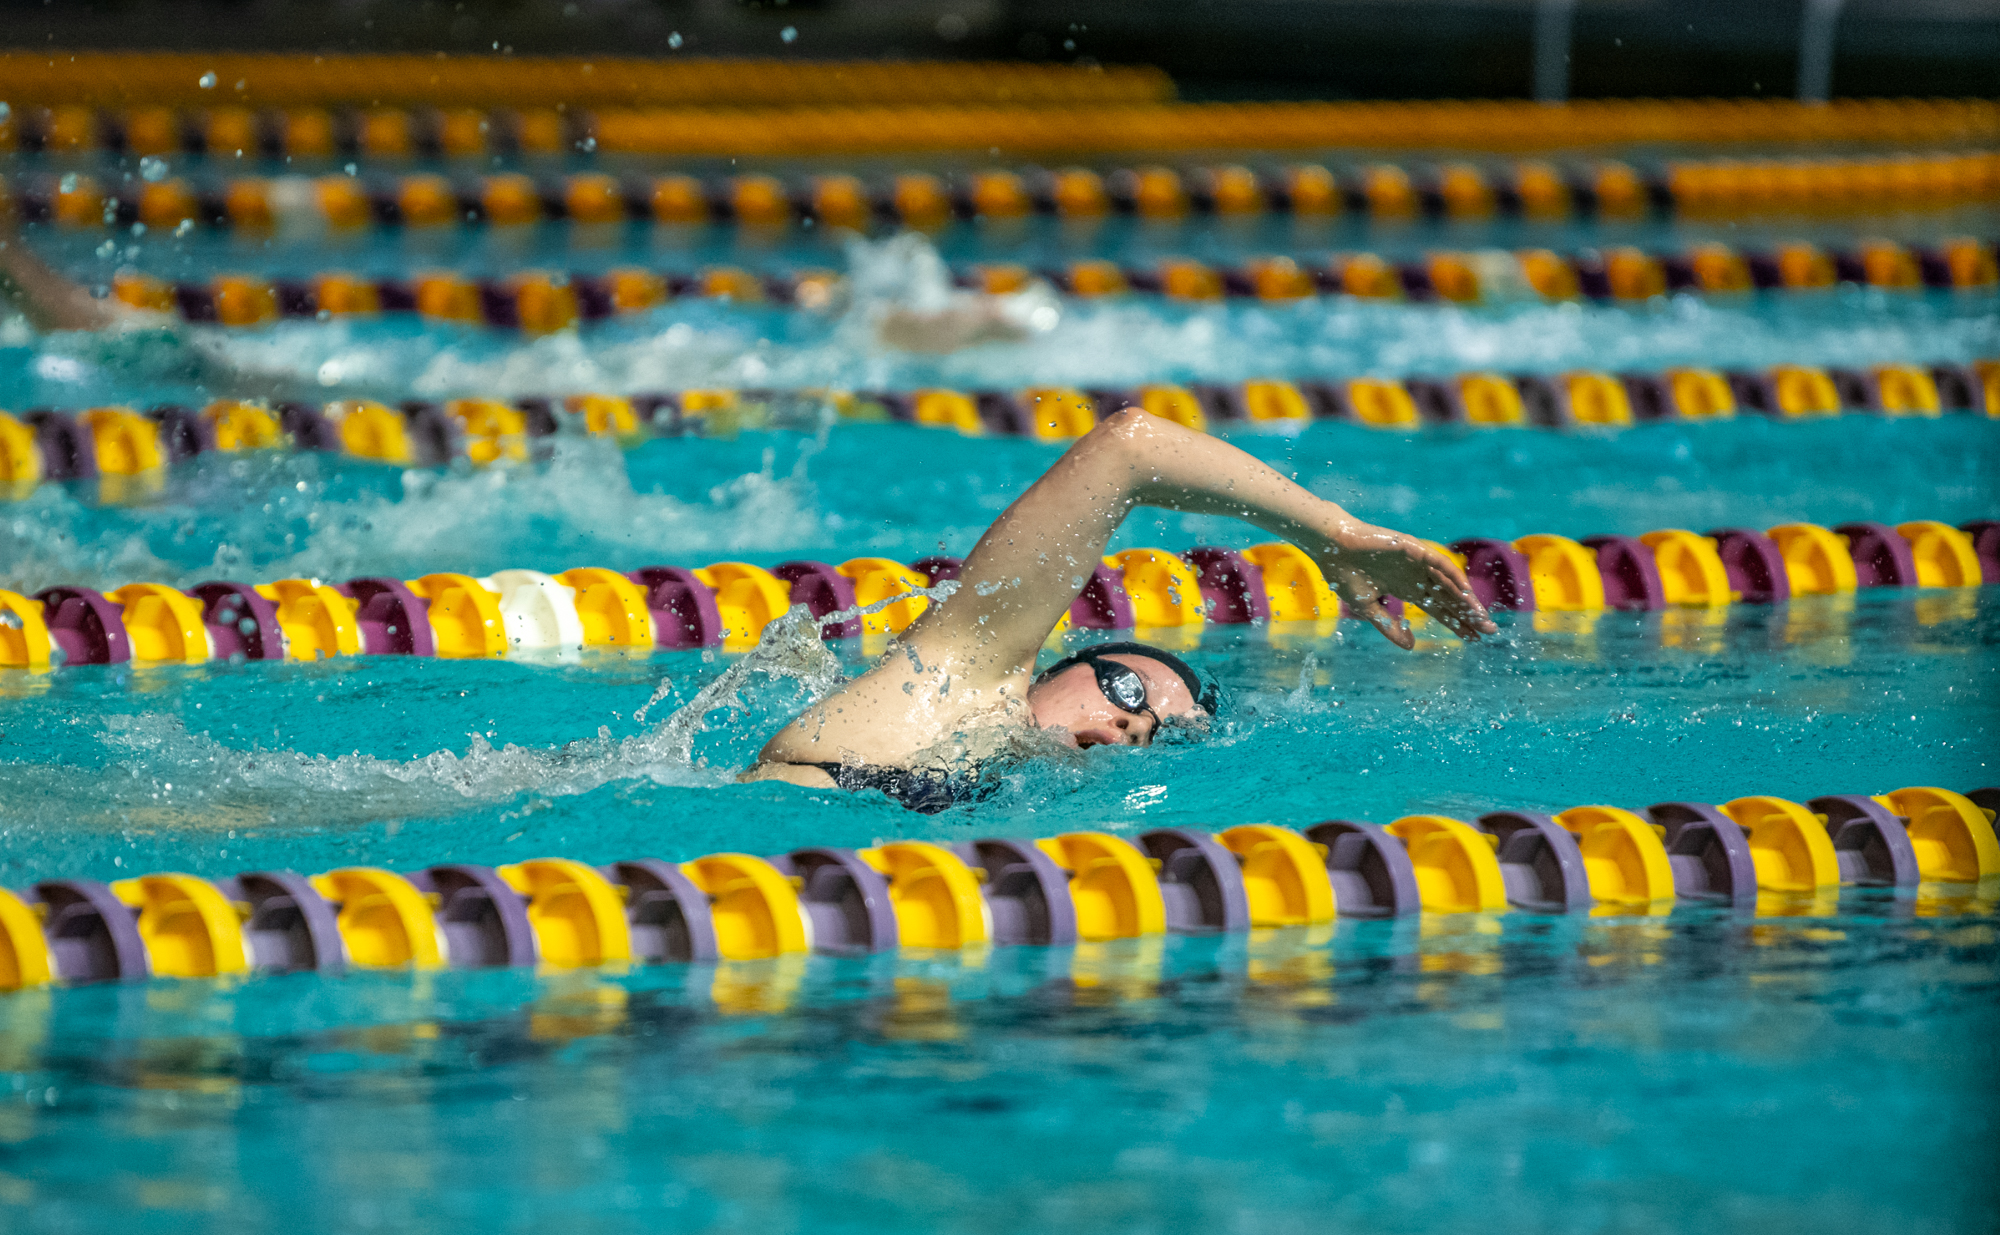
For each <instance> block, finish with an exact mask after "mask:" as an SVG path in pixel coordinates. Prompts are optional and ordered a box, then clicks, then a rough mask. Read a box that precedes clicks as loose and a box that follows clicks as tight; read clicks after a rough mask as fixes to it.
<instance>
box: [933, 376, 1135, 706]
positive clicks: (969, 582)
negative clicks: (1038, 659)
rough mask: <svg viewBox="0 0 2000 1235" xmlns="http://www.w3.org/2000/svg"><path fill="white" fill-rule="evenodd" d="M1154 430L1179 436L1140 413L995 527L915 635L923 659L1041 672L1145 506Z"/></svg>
mask: <svg viewBox="0 0 2000 1235" xmlns="http://www.w3.org/2000/svg"><path fill="white" fill-rule="evenodd" d="M1140 418H1143V419H1140ZM1146 421H1150V422H1152V425H1158V426H1161V427H1164V428H1168V429H1173V428H1175V426H1172V425H1169V424H1167V422H1165V421H1162V420H1159V419H1158V418H1156V417H1153V416H1150V415H1148V414H1147V413H1145V412H1142V411H1137V410H1131V409H1128V410H1126V411H1123V412H1119V413H1117V414H1115V415H1112V416H1108V417H1106V418H1105V419H1104V420H1103V421H1101V422H1100V423H1099V424H1098V425H1097V427H1096V428H1094V429H1092V430H1091V431H1090V432H1089V433H1088V434H1086V435H1085V436H1084V437H1083V438H1082V439H1081V440H1079V441H1078V442H1077V443H1076V444H1075V445H1074V446H1072V447H1070V449H1069V450H1068V452H1066V453H1065V454H1064V455H1063V457H1062V458H1061V459H1059V460H1057V461H1056V463H1055V465H1054V466H1053V467H1051V468H1050V469H1049V470H1048V471H1047V472H1046V473H1044V474H1043V476H1042V478H1041V479H1040V480H1037V481H1036V482H1035V483H1034V484H1033V485H1031V486H1029V488H1028V491H1027V492H1026V493H1023V494H1022V495H1021V496H1020V497H1019V498H1017V499H1016V500H1015V501H1014V503H1013V504H1012V505H1011V506H1009V507H1008V508H1007V509H1006V511H1005V512H1004V513H1002V514H1001V516H1000V517H999V518H998V519H996V520H994V522H993V526H992V527H990V528H988V529H987V530H986V534H985V535H983V536H981V537H980V538H979V543H978V544H976V545H974V546H973V548H972V552H971V553H969V554H967V555H966V559H965V567H964V569H963V571H962V572H961V573H960V575H959V578H958V590H957V591H956V592H955V593H954V594H953V595H952V596H951V597H949V598H948V599H947V600H945V601H944V602H942V603H940V604H936V605H933V606H931V608H930V609H929V610H928V611H926V612H925V614H924V615H923V616H922V617H921V618H919V619H918V620H917V622H916V624H915V625H913V626H912V627H911V628H910V631H909V633H908V634H907V635H906V636H905V642H906V643H908V644H909V645H910V646H911V647H912V648H913V649H914V650H915V651H916V653H917V654H918V656H919V657H921V658H922V659H923V660H925V661H927V662H928V661H932V660H948V661H955V662H958V663H960V664H964V665H967V666H968V668H971V669H972V670H973V672H975V673H977V674H978V675H979V676H982V677H990V678H995V679H997V678H1000V677H1004V676H1007V675H1009V674H1011V673H1015V672H1018V671H1019V670H1020V669H1021V668H1023V667H1024V666H1027V665H1032V664H1033V663H1034V659H1035V654H1036V653H1037V652H1038V651H1039V650H1040V648H1041V646H1042V643H1043V641H1044V640H1046V639H1047V638H1048V635H1049V632H1050V631H1051V630H1053V629H1054V628H1055V625H1056V623H1057V622H1059V621H1061V620H1062V616H1063V614H1064V613H1066V612H1067V611H1068V610H1069V606H1070V602H1071V601H1073V600H1075V599H1076V595H1077V593H1078V591H1080V590H1081V589H1082V587H1083V585H1084V583H1085V582H1087V581H1088V580H1089V578H1090V575H1091V572H1092V571H1093V570H1095V569H1096V567H1097V565H1098V563H1099V561H1100V560H1101V559H1102V557H1103V554H1104V546H1105V544H1106V543H1107V542H1109V541H1110V539H1111V534H1112V533H1113V532H1115V531H1117V530H1118V525H1119V524H1120V523H1121V522H1123V521H1124V519H1125V516H1126V514H1127V513H1128V512H1129V511H1130V510H1131V509H1132V507H1133V506H1134V505H1136V504H1137V502H1136V500H1135V498H1134V491H1135V488H1136V483H1135V479H1136V477H1137V476H1138V474H1139V473H1140V472H1141V470H1142V468H1141V464H1142V462H1143V459H1144V457H1145V455H1146V453H1147V451H1148V449H1149V448H1151V447H1154V446H1155V445H1156V443H1154V442H1153V441H1152V440H1151V438H1150V436H1149V431H1150V430H1151V428H1152V425H1148V424H1146V423H1144V422H1146Z"/></svg>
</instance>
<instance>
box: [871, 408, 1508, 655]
mask: <svg viewBox="0 0 2000 1235" xmlns="http://www.w3.org/2000/svg"><path fill="white" fill-rule="evenodd" d="M1136 506H1160V507H1164V508H1166V509H1168V510H1178V511H1185V512H1188V513H1191V514H1207V515H1231V516H1234V517H1235V518H1238V519H1242V520H1244V521H1245V522H1248V523H1252V524H1255V525H1256V526H1257V527H1260V528H1262V529H1263V530H1265V531H1267V532H1269V533H1271V534H1273V535H1275V536H1278V537H1280V538H1282V539H1285V540H1289V541H1291V542H1292V543H1294V544H1296V545H1298V546H1299V547H1300V548H1301V549H1304V550H1305V551H1306V552H1307V553H1310V554H1311V555H1312V556H1313V558H1314V560H1315V561H1317V562H1318V563H1319V566H1320V569H1321V570H1322V571H1323V572H1325V574H1326V578H1327V582H1328V583H1330V584H1332V585H1333V586H1334V587H1335V588H1337V589H1338V590H1339V592H1340V594H1341V597H1342V599H1343V600H1345V601H1346V602H1347V604H1348V606H1349V608H1350V611H1351V612H1353V613H1355V614H1356V615H1358V616H1360V617H1364V618H1366V619H1367V620H1368V621H1370V622H1372V623H1374V625H1375V628H1376V629H1378V630H1380V631H1381V632H1382V633H1383V634H1384V635H1386V636H1388V638H1389V639H1390V641H1391V642H1393V643H1395V644H1396V645H1397V646H1399V647H1403V648H1408V647H1410V646H1412V645H1413V644H1414V643H1415V638H1414V637H1413V636H1412V635H1411V634H1410V632H1409V629H1408V628H1407V627H1406V626H1404V625H1403V624H1402V623H1401V622H1398V621H1396V620H1395V619H1394V618H1392V617H1390V616H1389V614H1388V613H1387V612H1386V611H1385V610H1384V609H1383V607H1382V597H1384V596H1396V597H1400V598H1402V599H1403V600H1405V601H1408V602H1409V603H1411V604H1415V605H1420V606H1422V608H1423V609H1424V611H1425V612H1426V613H1428V614H1430V615H1431V616H1432V617H1433V618H1436V619H1437V620H1439V621H1441V622H1443V623H1444V624H1445V626H1447V627H1449V628H1450V629H1451V630H1453V631H1455V632H1457V633H1458V634H1459V635H1461V636H1463V637H1465V638H1467V639H1477V638H1478V637H1479V636H1480V635H1481V634H1482V633H1487V632H1490V631H1492V630H1494V629H1495V627H1494V625H1493V623H1492V622H1491V621H1490V620H1489V619H1488V618H1487V616H1486V611H1485V610H1484V609H1483V608H1481V607H1480V604H1479V601H1478V600H1477V599H1475V598H1474V596H1473V595H1472V589H1471V588H1470V587H1469V586H1468V585H1467V584H1466V581H1465V573H1464V572H1463V571H1461V570H1460V569H1459V568H1458V565H1457V564H1456V563H1455V562H1453V561H1452V560H1451V559H1450V558H1448V557H1446V556H1444V555H1443V554H1441V553H1439V552H1438V551H1437V550H1436V549H1433V548H1431V547H1430V546H1428V545H1426V544H1424V543H1423V542H1422V541H1419V540H1417V539H1416V538H1414V537H1411V536H1405V535H1403V534H1402V533H1401V532H1394V531H1390V530H1389V529H1388V528H1381V527H1376V526H1374V525H1372V524H1368V523H1364V522H1362V521H1361V520H1359V519H1356V518H1354V517H1353V516H1352V515H1350V514H1348V513H1347V512H1346V511H1345V510H1342V509H1341V508H1340V507H1339V506H1336V505H1334V504H1333V503H1332V502H1327V501H1322V500H1321V499H1319V498H1316V497H1314V496H1313V495H1312V494H1310V493H1308V492H1306V491H1305V490H1304V489H1302V488H1300V487H1299V486H1298V485H1296V484H1294V483H1292V482H1291V481H1289V480H1287V479H1285V478H1284V477H1283V476H1281V475H1279V474H1278V473H1277V472H1275V471H1273V470H1272V469H1271V468H1270V467H1268V466H1266V465H1265V464H1263V463H1260V462H1258V461H1257V460H1256V459H1253V458H1251V457H1250V456H1249V455H1247V454H1245V453H1243V452H1242V451H1240V450H1238V449H1236V448H1235V447H1234V446H1231V445H1229V444H1228V443H1226V442H1224V441H1221V440H1220V439H1218V438H1214V437H1210V436H1208V435H1207V434H1205V433H1196V432H1193V431H1191V430H1188V429H1184V428H1181V427H1180V426H1178V425H1175V424H1173V423H1171V422H1169V421H1166V420H1162V419H1160V418H1159V417H1157V416H1153V415H1150V414H1148V413H1146V412H1143V411H1139V410H1137V409H1128V410H1126V411H1123V412H1120V413H1118V414H1117V415H1115V416H1112V417H1109V418H1108V419H1106V420H1105V421H1104V422H1103V423H1101V424H1100V425H1098V427H1097V428H1095V429H1093V430H1092V431H1091V432H1090V433H1089V434H1088V435H1086V436H1085V437H1084V438H1083V439H1082V440H1081V441H1079V442H1077V444H1076V445H1074V446H1072V447H1071V448H1070V449H1069V452H1068V453H1067V454H1065V455H1063V457H1062V458H1061V459H1059V460H1057V462H1056V465H1055V466H1054V467H1052V468H1050V469H1049V470H1048V472H1047V473H1046V474H1044V475H1043V476H1042V478H1041V479H1040V480H1038V481H1036V482H1035V483H1034V485H1033V486H1032V487H1030V488H1029V490H1028V491H1027V492H1026V493H1024V494H1022V495H1021V496H1020V498H1019V499H1017V500H1016V501H1015V502H1014V504H1013V505H1012V506H1009V507H1008V508H1007V509H1006V511H1005V512H1004V513H1002V514H1001V516H1000V517H999V518H998V519H997V520H995V521H994V523H993V526H992V527H991V528H989V529H987V532H986V534H985V535H984V536H982V537H980V539H979V543H978V544H977V545H975V546H974V547H973V550H972V553H971V555H970V556H968V557H967V558H966V560H965V570H964V573H963V574H962V575H961V576H960V578H959V590H958V592H957V593H956V594H954V595H953V596H952V597H951V598H950V599H949V600H947V601H945V602H944V603H942V604H940V605H937V606H934V607H933V608H932V609H931V610H930V611H929V612H927V613H925V614H924V616H923V617H921V618H919V619H918V620H917V622H916V623H915V624H914V625H912V626H911V627H910V630H909V632H908V633H907V634H906V635H905V637H904V641H905V642H906V643H907V644H908V645H909V646H910V647H911V648H912V649H913V650H914V651H915V652H916V653H917V654H918V655H919V656H921V657H922V658H923V659H924V660H925V661H931V660H934V659H935V660H940V661H957V662H958V663H959V665H960V666H962V668H961V669H960V672H969V673H970V674H971V675H972V676H974V677H982V676H985V675H987V674H991V675H994V677H996V678H997V677H1001V676H1005V675H1007V674H1010V673H1014V672H1019V671H1020V669H1021V667H1022V666H1023V665H1032V664H1033V662H1034V658H1035V654H1036V652H1037V651H1038V650H1039V649H1040V648H1041V645H1042V642H1043V640H1045V639H1046V638H1047V637H1048V633H1049V631H1050V630H1051V629H1052V628H1053V627H1054V626H1055V624H1056V622H1057V621H1059V620H1060V619H1061V618H1062V615H1063V613H1064V612H1065V611H1066V610H1068V608H1069V605H1070V602H1071V601H1072V600H1074V599H1075V597H1076V594H1077V590H1078V588H1079V587H1080V586H1081V584H1082V581H1083V580H1085V579H1087V578H1088V577H1089V575H1090V573H1091V570H1092V568H1093V567H1095V566H1097V565H1098V563H1099V561H1100V560H1101V559H1102V556H1103V553H1104V546H1105V544H1106V543H1107V542H1108V541H1109V540H1110V539H1111V534H1112V533H1113V532H1115V531H1117V530H1118V525H1119V524H1120V523H1122V522H1124V520H1125V516H1126V515H1127V514H1129V513H1131V511H1132V509H1133V508H1134V507H1136Z"/></svg>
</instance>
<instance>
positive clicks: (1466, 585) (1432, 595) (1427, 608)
mask: <svg viewBox="0 0 2000 1235" xmlns="http://www.w3.org/2000/svg"><path fill="white" fill-rule="evenodd" d="M1424 553H1425V558H1426V561H1425V564H1426V565H1427V566H1429V567H1430V579H1429V580H1428V581H1427V583H1426V585H1425V587H1424V589H1423V596H1422V598H1421V599H1418V600H1416V601H1415V603H1416V604H1418V605H1419V606H1421V607H1422V609H1423V611H1424V612H1425V613H1428V614H1430V615H1431V616H1432V617H1434V618H1436V619H1438V620H1439V621H1440V622H1443V623H1444V624H1445V625H1446V626H1447V627H1449V628H1450V630H1451V631H1452V633H1453V634H1455V635H1457V636H1458V637H1459V638H1461V639H1472V640H1477V639H1478V638H1479V637H1480V636H1481V635H1490V634H1492V633H1493V632H1494V631H1496V630H1498V629H1500V628H1499V626H1497V625H1495V624H1494V621H1493V619H1492V618H1491V617H1490V616H1488V615H1487V612H1486V606H1485V605H1482V604H1480V603H1479V597H1478V596H1477V595H1475V594H1474V593H1473V591H1472V584H1471V583H1470V582H1469V581H1468V580H1467V579H1466V577H1465V571H1464V570H1463V569H1461V568H1460V567H1459V564H1458V563H1457V562H1454V561H1452V560H1451V559H1450V558H1448V557H1446V556H1445V555H1444V554H1442V553H1439V552H1438V551H1437V550H1435V549H1432V548H1431V547H1430V546H1428V545H1426V546H1424Z"/></svg>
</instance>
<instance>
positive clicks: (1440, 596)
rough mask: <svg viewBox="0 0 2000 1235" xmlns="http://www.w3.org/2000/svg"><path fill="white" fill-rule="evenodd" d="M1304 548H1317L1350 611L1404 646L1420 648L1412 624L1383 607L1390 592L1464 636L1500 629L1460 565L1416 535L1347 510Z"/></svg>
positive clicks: (1315, 551)
mask: <svg viewBox="0 0 2000 1235" xmlns="http://www.w3.org/2000/svg"><path fill="white" fill-rule="evenodd" d="M1336 509H1338V508H1337V507H1336ZM1301 547H1302V548H1309V550H1310V551H1311V552H1312V554H1313V557H1314V558H1315V559H1316V560H1317V561H1318V562H1319V568H1320V571H1321V572H1322V573H1323V574H1325V575H1326V581H1327V582H1328V583H1330V584H1332V585H1333V587H1334V589H1335V590H1336V591H1338V592H1339V593H1340V599H1341V601H1342V603H1343V604H1344V605H1345V606H1346V607H1347V608H1348V611H1349V612H1352V613H1355V614H1357V615H1359V616H1360V617H1363V618H1366V619H1367V620H1368V621H1369V622H1371V623H1373V624H1374V627H1375V629H1377V630H1379V631H1381V632H1382V633H1383V634H1384V635H1385V636H1387V637H1388V640H1389V642H1391V643H1393V644H1395V645H1396V646H1397V647H1399V648H1403V649H1405V650H1408V649H1409V648H1411V647H1414V646H1416V642H1417V637H1416V635H1414V634H1412V633H1411V631H1410V627H1409V623H1407V622H1404V621H1399V620H1397V619H1396V618H1394V617H1392V616H1390V614H1389V611H1388V610H1387V609H1385V608H1383V607H1382V600H1383V598H1384V597H1386V596H1394V597H1396V598H1398V599H1399V600H1402V601H1403V602H1404V603H1406V604H1411V605H1415V606H1417V607H1418V608H1420V609H1422V610H1423V611H1424V612H1425V613H1427V614H1429V615H1430V616H1431V617H1432V618H1434V619H1436V620H1437V621H1440V622H1443V623H1444V624H1445V626H1446V628H1448V629H1449V630H1451V632H1452V633H1454V634H1456V635H1457V636H1458V637H1459V638H1461V639H1472V640H1477V639H1478V638H1479V637H1480V636H1481V635H1490V634H1492V633H1493V632H1494V631H1496V630H1498V629H1500V628H1499V627H1498V626H1496V625H1494V624H1493V619H1492V618H1490V617H1488V616H1487V615H1486V607H1485V606H1484V605H1481V604H1480V603H1479V598H1478V597H1476V596H1474V595H1473V594H1472V586H1471V585H1470V584H1468V583H1467V582H1466V581H1465V572H1464V571H1463V570H1461V569H1459V566H1458V563H1457V562H1454V561H1452V560H1451V559H1450V558H1448V557H1446V556H1445V555H1444V554H1442V553H1440V552H1438V551H1437V550H1436V549H1434V548H1432V547H1431V546H1429V545H1427V544H1425V543H1424V542H1423V541H1421V540H1418V539H1417V538H1416V537H1414V536H1405V535H1404V534H1403V533H1401V532H1395V531H1391V530H1389V529H1388V528H1386V527H1376V526H1375V525H1374V524H1372V523H1363V522H1361V521H1360V520H1358V519H1355V518H1352V517H1350V516H1346V515H1345V513H1344V512H1343V515H1342V518H1341V519H1340V520H1339V521H1338V523H1337V525H1336V526H1335V527H1334V528H1333V529H1332V530H1331V531H1330V532H1328V533H1327V534H1326V535H1325V536H1324V538H1323V539H1322V541H1321V543H1320V544H1319V545H1316V546H1305V545H1302V546H1301Z"/></svg>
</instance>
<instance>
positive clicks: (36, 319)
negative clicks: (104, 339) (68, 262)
mask: <svg viewBox="0 0 2000 1235" xmlns="http://www.w3.org/2000/svg"><path fill="white" fill-rule="evenodd" d="M0 296H5V297H6V298H7V299H8V300H10V301H12V302H13V303H14V306H15V307H16V308H18V309H20V311H21V313H22V314H23V315H24V316H26V317H27V319H28V320H29V321H30V322H33V323H34V325H35V327H36V329H38V330H103V329H104V328H106V327H108V326H112V325H115V324H117V323H118V322H120V321H124V320H126V319H127V318H128V317H129V316H130V315H131V314H132V313H134V312H135V310H132V309H128V308H126V307H125V306H124V305H122V304H119V303H118V302H116V301H113V300H110V299H105V300H99V299H97V298H96V297H95V296H92V295H91V294H90V291H89V289H87V288H84V287H81V286H79V285H77V284H76V283H74V282H72V281H71V280H69V279H67V278H64V277H63V276H62V275H60V274H57V273H56V272H55V271H54V270H53V269H51V268H50V266H49V264H48V263H47V262H44V261H43V260H42V259H41V258H40V257H38V256H37V255H36V254H35V252H34V250H32V249H30V248H29V247H28V245H27V242H26V241H24V240H22V239H21V233H20V231H19V230H18V229H16V228H15V227H14V225H13V223H12V222H11V221H8V220H7V219H6V218H5V216H4V214H0Z"/></svg>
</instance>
